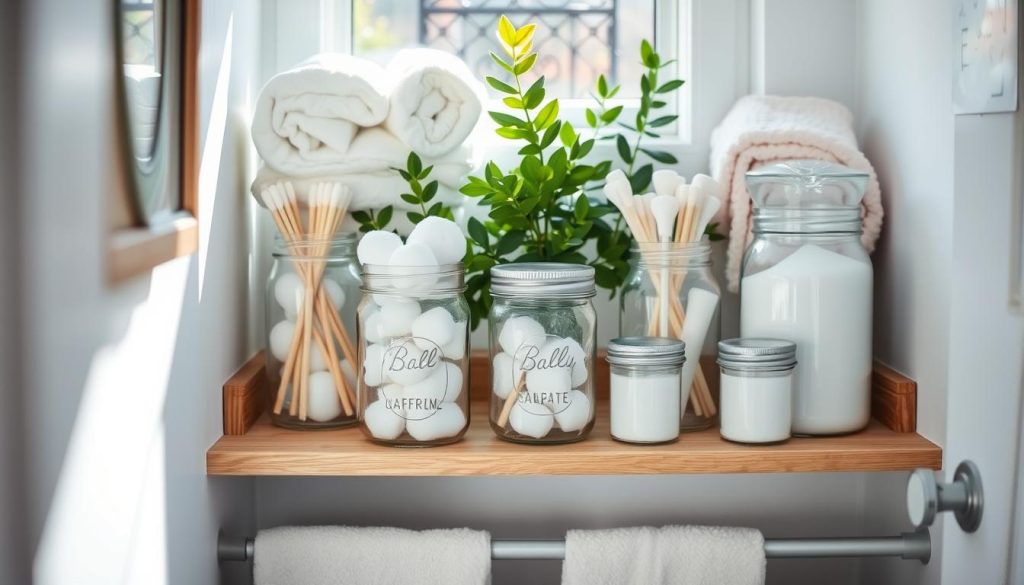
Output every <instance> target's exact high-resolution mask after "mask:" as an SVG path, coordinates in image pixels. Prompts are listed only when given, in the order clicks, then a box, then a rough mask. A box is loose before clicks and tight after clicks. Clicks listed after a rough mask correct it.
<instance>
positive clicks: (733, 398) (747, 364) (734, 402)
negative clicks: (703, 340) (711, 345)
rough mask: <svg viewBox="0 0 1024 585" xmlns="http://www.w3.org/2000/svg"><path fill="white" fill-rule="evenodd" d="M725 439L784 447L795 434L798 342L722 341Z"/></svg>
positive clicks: (723, 430) (721, 363) (746, 339)
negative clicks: (795, 371) (794, 412)
mask: <svg viewBox="0 0 1024 585" xmlns="http://www.w3.org/2000/svg"><path fill="white" fill-rule="evenodd" d="M718 364H719V366H721V374H722V376H721V378H722V380H721V391H722V396H721V410H722V412H721V429H720V432H721V434H722V438H723V439H727V440H729V441H736V442H739V443H778V442H779V441H785V440H786V439H788V438H789V436H790V426H791V421H792V400H793V368H794V367H795V366H796V344H795V343H793V342H792V341H786V340H784V339H768V338H753V337H749V338H737V339H726V340H723V341H720V342H718Z"/></svg>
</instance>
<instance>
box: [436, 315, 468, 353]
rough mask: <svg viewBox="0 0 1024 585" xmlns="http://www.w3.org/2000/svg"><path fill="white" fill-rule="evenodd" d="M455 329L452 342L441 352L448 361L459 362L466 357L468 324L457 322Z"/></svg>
mask: <svg viewBox="0 0 1024 585" xmlns="http://www.w3.org/2000/svg"><path fill="white" fill-rule="evenodd" d="M454 329H455V335H452V340H451V341H450V342H449V343H448V345H446V346H444V347H442V348H441V351H442V352H443V353H444V357H445V358H446V359H450V360H454V361H459V360H461V359H462V358H464V357H466V322H465V321H456V322H455V327H454Z"/></svg>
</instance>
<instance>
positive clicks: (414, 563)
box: [253, 526, 491, 585]
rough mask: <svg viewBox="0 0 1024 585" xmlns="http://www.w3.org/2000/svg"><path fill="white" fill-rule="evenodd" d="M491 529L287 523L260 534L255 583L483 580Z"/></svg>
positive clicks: (475, 583)
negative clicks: (364, 526)
mask: <svg viewBox="0 0 1024 585" xmlns="http://www.w3.org/2000/svg"><path fill="white" fill-rule="evenodd" d="M490 573H491V538H490V535H489V534H488V533H486V532H480V531H477V530H469V529H467V528H457V529H451V530H424V531H416V530H404V529H401V528H354V527H348V526H310V527H300V526H285V527H280V528H271V529H268V530H261V531H260V532H259V533H258V534H257V535H256V551H255V560H254V567H253V574H254V581H255V585H340V584H343V585H411V584H416V585H435V584H436V585H483V584H485V583H487V582H488V581H489V579H490Z"/></svg>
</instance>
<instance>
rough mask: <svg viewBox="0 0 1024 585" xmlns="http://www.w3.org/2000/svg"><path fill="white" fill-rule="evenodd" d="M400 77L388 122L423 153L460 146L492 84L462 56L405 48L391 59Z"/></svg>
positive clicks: (432, 154) (433, 154)
mask: <svg viewBox="0 0 1024 585" xmlns="http://www.w3.org/2000/svg"><path fill="white" fill-rule="evenodd" d="M388 72H389V73H391V75H392V76H393V78H394V79H395V85H394V87H393V89H392V90H391V94H390V102H391V103H390V106H389V111H388V116H387V121H386V122H385V125H386V127H387V128H388V130H390V131H391V132H392V133H393V134H394V135H395V136H397V137H398V138H399V139H400V140H401V141H402V142H404V143H405V144H407V145H409V147H410V148H412V149H413V150H414V151H416V152H417V153H418V154H420V155H421V156H428V157H436V156H441V155H443V154H445V153H448V152H450V151H452V150H453V149H455V148H457V147H458V146H459V145H461V144H462V143H463V142H465V141H466V139H467V138H468V137H469V136H470V134H471V133H472V132H473V129H474V128H475V127H476V125H477V122H478V121H479V120H480V114H481V112H482V111H483V103H484V101H485V100H486V99H487V90H486V89H485V88H484V86H483V84H482V83H480V81H479V80H478V79H476V77H474V76H473V74H472V72H470V70H469V67H467V66H466V64H465V63H464V62H463V61H462V60H461V59H459V58H458V57H456V56H454V55H451V54H449V53H446V52H444V51H438V50H435V49H405V50H402V51H399V52H398V53H397V54H396V55H395V57H394V58H393V59H392V60H391V62H390V63H388Z"/></svg>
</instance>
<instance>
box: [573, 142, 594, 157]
mask: <svg viewBox="0 0 1024 585" xmlns="http://www.w3.org/2000/svg"><path fill="white" fill-rule="evenodd" d="M593 148H594V141H593V140H585V141H583V142H581V143H580V151H579V152H578V153H577V154H576V158H583V157H585V156H587V155H588V154H590V151H591V149H593Z"/></svg>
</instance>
